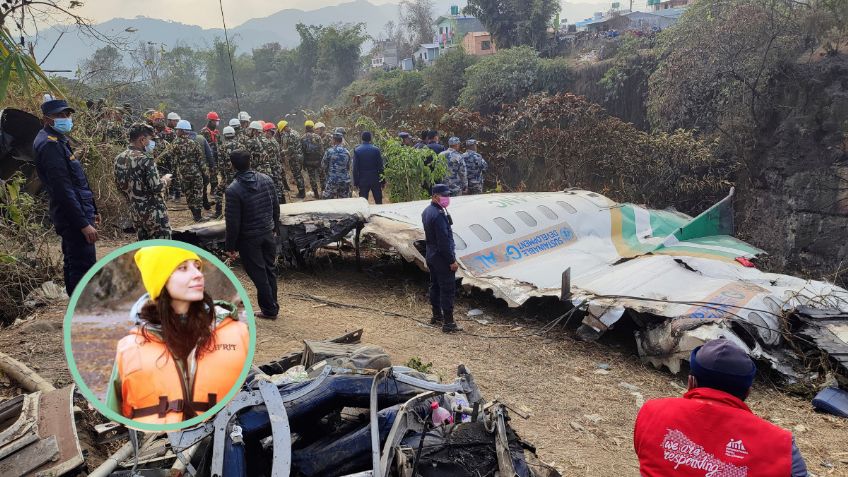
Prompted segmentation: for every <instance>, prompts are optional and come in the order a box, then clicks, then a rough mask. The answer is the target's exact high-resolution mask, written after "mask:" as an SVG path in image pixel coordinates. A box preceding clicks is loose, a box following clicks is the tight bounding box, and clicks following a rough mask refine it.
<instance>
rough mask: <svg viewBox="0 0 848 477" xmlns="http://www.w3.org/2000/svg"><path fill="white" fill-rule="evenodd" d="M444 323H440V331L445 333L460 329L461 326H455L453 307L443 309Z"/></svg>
mask: <svg viewBox="0 0 848 477" xmlns="http://www.w3.org/2000/svg"><path fill="white" fill-rule="evenodd" d="M444 317H445V323H444V324H443V325H442V331H443V332H445V333H456V332H458V331H462V328H460V327H459V326H457V324H456V322H455V321H453V308H449V309H447V310H444Z"/></svg>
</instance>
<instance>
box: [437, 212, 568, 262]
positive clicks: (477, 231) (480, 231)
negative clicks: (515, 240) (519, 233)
mask: <svg viewBox="0 0 848 477" xmlns="http://www.w3.org/2000/svg"><path fill="white" fill-rule="evenodd" d="M557 204H558V205H559V206H560V207H562V208H563V210H565V211H566V212H568V213H569V214H576V213H577V209H575V208H574V206H572V205H571V204H569V203H568V202H564V201H557ZM536 208H537V209H538V210H539V212H541V213H542V215H544V216H545V217H547V218H548V219H550V220H557V219H559V216H558V215H557V214H556V212H554V211H553V210H552V209H551V208H550V207H548V206H545V205H540V206H538V207H536ZM515 215H516V216H517V217H518V218H519V219H521V221H522V222H524V224H526V225H527V226H528V227H535V226H537V225H538V224H539V223H538V222H537V221H536V219H535V218H534V217H533V216H532V215H530V214H529V213H527V212H525V211H523V210H519V211H516V212H515ZM494 222H495V225H497V226H498V228H500V229H501V230H502V231H503V232H504V233H507V234H514V233H515V227H513V225H512V224H511V223H510V222H509V221H508V220H506V219H505V218H503V217H495V219H494ZM469 229H471V231H472V232H473V233H474V235H476V236H477V238H479V239H480V240H482V241H483V242H491V241H492V234H490V233H489V231H488V230H486V228H485V227H483V226H482V225H479V224H472V225H471V226H469ZM453 239H454V242H455V243H456V248H457V250H465V248H467V247H468V245H467V244H466V243H465V241H464V240H462V238H461V237H460V236H459V235H457V234H453Z"/></svg>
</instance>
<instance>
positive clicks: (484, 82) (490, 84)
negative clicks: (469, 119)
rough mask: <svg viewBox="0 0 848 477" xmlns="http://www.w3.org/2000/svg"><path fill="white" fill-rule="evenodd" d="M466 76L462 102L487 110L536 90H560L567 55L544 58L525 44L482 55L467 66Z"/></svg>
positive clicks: (463, 104)
mask: <svg viewBox="0 0 848 477" xmlns="http://www.w3.org/2000/svg"><path fill="white" fill-rule="evenodd" d="M465 80H466V81H465V87H464V88H462V92H461V93H460V95H459V105H460V106H461V107H463V108H467V109H471V110H474V111H480V112H481V113H484V114H488V113H492V112H495V111H497V110H499V109H500V108H501V107H503V105H504V104H507V103H514V102H516V101H518V100H520V99H521V98H524V97H525V96H527V95H528V94H531V93H534V92H542V91H544V92H550V93H556V92H558V91H561V90H562V89H564V88H565V86H566V84H567V81H568V70H567V65H566V62H565V60H564V59H553V60H543V59H541V58H539V53H538V52H536V50H534V49H532V48H530V47H528V46H522V47H517V48H510V49H508V50H500V51H498V52H497V53H496V54H494V55H491V56H486V57H484V58H482V59H481V60H480V61H478V62H477V63H475V64H474V65H472V66H471V67H469V68H468V69H467V70H466V76H465Z"/></svg>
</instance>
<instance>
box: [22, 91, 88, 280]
mask: <svg viewBox="0 0 848 477" xmlns="http://www.w3.org/2000/svg"><path fill="white" fill-rule="evenodd" d="M54 103H55V104H54ZM63 104H64V106H63ZM62 107H64V108H65V109H69V108H67V104H66V103H65V102H64V101H62V100H53V101H49V102H47V103H45V104H44V105H43V106H42V110H43V111H45V113H48V112H58V111H59V110H61V109H60V108H62ZM33 150H35V168H36V171H37V172H38V177H39V179H41V183H42V184H43V186H44V188H45V189H46V190H47V193H48V195H49V196H50V218H51V220H52V221H53V225H54V226H55V227H56V233H57V234H58V235H59V236H61V237H62V254H63V255H64V261H65V263H64V276H65V290H67V292H68V295H70V294H71V293H73V291H74V288H76V286H77V283H79V281H80V280H81V279H82V277H83V275H85V273H86V272H87V271H88V270H89V269H90V268H91V267H92V266H94V263H95V262H96V261H97V257H96V254H95V248H94V244H90V243H88V241H87V240H86V239H85V236H84V235H83V234H82V229H84V228H85V227H87V226H89V225H92V226H93V225H94V217H95V215H97V205H96V204H95V202H94V193H93V192H92V191H91V187H89V185H88V179H87V178H86V176H85V172H84V171H83V169H82V164H80V162H79V161H78V160H76V159H74V158H72V155H73V151H72V150H71V147H70V145H69V144H68V138H67V137H66V136H65V135H64V134H62V133H60V132H58V131H56V130H55V129H53V128H52V127H50V126H45V127H44V129H42V130H41V131H39V133H38V135H37V136H36V137H35V141H34V142H33Z"/></svg>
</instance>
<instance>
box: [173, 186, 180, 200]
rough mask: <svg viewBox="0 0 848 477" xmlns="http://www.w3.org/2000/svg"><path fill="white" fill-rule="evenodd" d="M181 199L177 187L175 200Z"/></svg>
mask: <svg viewBox="0 0 848 477" xmlns="http://www.w3.org/2000/svg"><path fill="white" fill-rule="evenodd" d="M178 200H180V190H179V189H177V190H175V191H174V201H178Z"/></svg>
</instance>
